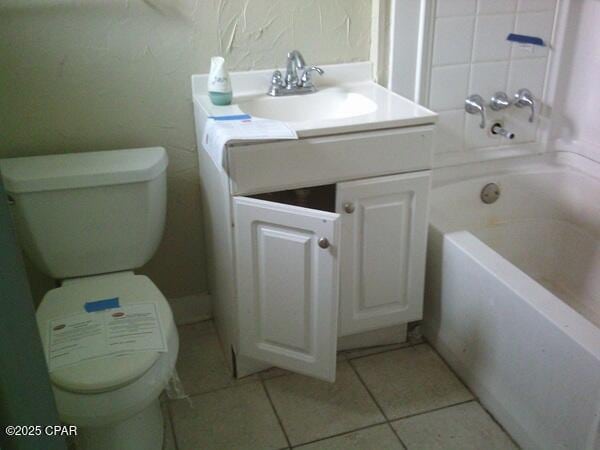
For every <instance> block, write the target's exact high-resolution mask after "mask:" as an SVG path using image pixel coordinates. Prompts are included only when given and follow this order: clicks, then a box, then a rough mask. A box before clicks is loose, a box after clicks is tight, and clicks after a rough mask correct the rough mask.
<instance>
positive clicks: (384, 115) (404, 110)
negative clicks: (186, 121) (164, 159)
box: [192, 62, 437, 138]
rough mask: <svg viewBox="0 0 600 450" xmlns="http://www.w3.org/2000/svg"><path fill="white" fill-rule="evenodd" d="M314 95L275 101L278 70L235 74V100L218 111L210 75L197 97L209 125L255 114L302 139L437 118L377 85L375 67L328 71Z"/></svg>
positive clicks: (199, 82)
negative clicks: (272, 89)
mask: <svg viewBox="0 0 600 450" xmlns="http://www.w3.org/2000/svg"><path fill="white" fill-rule="evenodd" d="M322 68H323V69H324V71H325V74H324V75H323V76H322V77H315V79H314V83H315V86H316V87H317V88H318V91H317V92H315V93H312V94H305V95H292V96H282V97H270V96H268V95H267V94H266V91H267V88H268V87H269V83H270V81H271V76H272V74H273V69H271V70H259V71H249V72H232V73H231V74H230V77H231V83H232V87H233V93H234V99H233V103H232V104H231V105H229V106H215V105H213V104H212V103H211V102H210V100H209V99H208V95H207V78H208V75H194V76H192V92H193V98H194V102H195V104H196V106H197V107H198V108H196V110H197V112H199V113H200V117H199V118H197V119H200V122H201V123H198V124H197V125H199V126H200V128H201V129H203V128H204V127H203V125H204V123H203V122H205V121H206V119H207V118H208V117H209V116H222V115H235V114H245V113H246V114H250V115H252V116H255V117H264V118H271V119H277V120H281V121H284V122H286V123H287V124H288V125H289V126H290V127H292V128H293V129H294V130H295V131H296V132H297V134H298V137H300V138H307V137H316V136H326V135H335V134H342V133H354V132H360V131H371V130H383V129H390V128H402V127H409V126H420V125H432V124H434V123H435V122H436V121H437V114H436V113H434V112H433V111H430V110H429V109H427V108H425V107H423V106H421V105H419V104H417V103H415V102H413V101H411V100H408V99H406V98H404V97H402V96H400V95H398V94H396V93H394V92H392V91H390V90H389V89H386V88H384V87H382V86H380V85H379V84H377V83H375V82H374V81H373V80H372V64H371V63H369V62H363V63H350V64H336V65H330V66H322Z"/></svg>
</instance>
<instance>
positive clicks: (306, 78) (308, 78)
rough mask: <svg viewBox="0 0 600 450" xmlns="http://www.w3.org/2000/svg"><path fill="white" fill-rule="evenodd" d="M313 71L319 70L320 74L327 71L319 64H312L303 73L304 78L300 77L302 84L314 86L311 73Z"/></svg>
mask: <svg viewBox="0 0 600 450" xmlns="http://www.w3.org/2000/svg"><path fill="white" fill-rule="evenodd" d="M312 72H317V73H318V74H319V75H323V74H324V73H325V71H324V70H323V69H321V68H320V67H317V66H310V67H308V68H307V69H305V70H304V73H303V74H302V78H300V81H301V82H302V86H304V87H305V88H310V87H313V82H312V77H311V75H310V74H311V73H312Z"/></svg>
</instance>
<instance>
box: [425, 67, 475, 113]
mask: <svg viewBox="0 0 600 450" xmlns="http://www.w3.org/2000/svg"><path fill="white" fill-rule="evenodd" d="M469 67H470V66H469V65H468V64H463V65H460V66H442V67H434V68H433V69H432V71H431V88H430V91H429V99H430V100H429V107H430V108H432V109H433V110H434V111H444V110H449V109H460V108H462V107H463V106H464V103H465V98H466V97H467V85H468V83H469Z"/></svg>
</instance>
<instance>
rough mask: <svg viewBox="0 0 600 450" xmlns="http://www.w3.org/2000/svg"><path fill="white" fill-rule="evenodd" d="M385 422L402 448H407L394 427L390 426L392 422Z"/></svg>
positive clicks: (405, 449) (406, 449)
mask: <svg viewBox="0 0 600 450" xmlns="http://www.w3.org/2000/svg"><path fill="white" fill-rule="evenodd" d="M387 424H388V427H390V430H392V433H394V436H396V438H397V439H398V440H399V441H400V445H402V447H403V448H404V450H408V447H407V446H406V444H405V443H404V441H403V440H402V438H401V437H400V435H399V434H398V432H397V431H396V429H395V428H394V427H393V426H392V422H388V423H387Z"/></svg>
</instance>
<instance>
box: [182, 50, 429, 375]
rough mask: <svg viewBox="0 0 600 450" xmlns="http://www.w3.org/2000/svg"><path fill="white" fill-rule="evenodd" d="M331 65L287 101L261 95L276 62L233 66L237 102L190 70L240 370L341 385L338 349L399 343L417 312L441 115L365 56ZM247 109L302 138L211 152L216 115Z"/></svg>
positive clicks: (217, 305) (210, 224) (218, 317)
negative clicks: (212, 91) (388, 83)
mask: <svg viewBox="0 0 600 450" xmlns="http://www.w3.org/2000/svg"><path fill="white" fill-rule="evenodd" d="M323 68H324V70H325V74H326V75H325V76H324V77H319V79H318V80H316V85H317V92H315V93H312V94H310V95H306V96H294V95H291V96H285V97H268V96H266V95H265V91H266V89H267V87H268V86H269V84H270V82H271V79H272V75H273V70H264V71H251V72H237V73H236V72H233V73H231V74H230V77H231V82H232V84H233V86H234V91H235V93H236V96H235V98H234V104H232V105H229V106H215V105H212V104H211V102H210V100H209V99H208V96H207V75H205V74H204V75H194V76H193V77H192V91H193V98H194V102H193V104H194V116H195V124H196V140H197V143H198V157H199V169H200V182H201V193H202V203H203V210H204V217H203V219H204V220H203V224H204V234H205V237H206V251H207V254H208V261H207V263H208V264H207V266H208V267H207V269H208V281H209V293H210V296H211V306H212V310H213V317H214V322H215V325H216V328H217V331H218V333H219V337H220V340H221V344H222V346H223V349H224V351H225V353H226V356H227V360H228V362H229V363H230V367H231V369H232V371H233V372H234V374H235V376H237V377H243V376H246V375H249V374H252V373H255V372H258V371H261V370H264V369H267V368H269V367H272V366H277V367H281V368H283V369H288V370H290V371H293V372H298V373H302V374H306V375H309V376H314V377H318V378H321V379H325V380H328V381H333V380H334V379H335V370H336V351H337V350H338V349H348V348H358V347H365V346H372V345H381V344H390V343H395V342H403V341H404V340H405V339H406V329H407V325H406V324H407V323H408V322H411V321H415V320H419V319H421V310H422V302H423V281H424V271H425V242H426V234H427V223H426V222H427V199H428V194H429V182H430V170H431V167H432V159H433V154H432V140H433V132H434V125H435V122H436V114H435V113H433V112H432V111H429V110H428V109H426V108H424V107H422V106H420V105H418V104H416V103H414V102H412V101H410V100H408V99H406V98H404V97H401V96H399V95H397V94H395V93H393V92H391V91H389V90H387V89H385V88H384V87H382V86H380V85H378V84H377V83H375V82H374V81H373V79H372V74H373V66H372V64H371V63H369V62H363V63H352V64H340V65H331V66H324V67H323ZM236 100H237V103H236ZM253 102H254V103H253ZM248 105H255V106H256V105H263V106H264V108H263V109H262V110H261V111H262V112H263V113H265V114H269V117H271V118H273V119H275V120H286V121H287V120H291V119H290V117H291V116H290V115H289V114H288V113H293V114H292V116H293V117H294V118H295V120H296V121H292V122H288V125H290V126H292V127H293V128H294V130H295V131H296V133H297V135H298V137H299V139H297V140H280V141H268V142H260V141H248V140H246V141H243V142H239V141H238V142H236V141H233V142H229V143H228V144H227V145H226V146H225V147H224V148H217V149H214V148H211V149H210V153H209V151H208V150H206V149H205V148H204V145H208V144H207V142H208V141H207V140H206V139H205V138H206V136H205V131H206V126H207V124H209V123H214V122H209V121H211V120H212V119H211V117H216V116H227V115H234V116H235V115H238V114H240V113H244V112H248V111H246V110H245V109H244V108H249V107H250V106H248ZM266 105H271V106H270V107H267V106H266ZM250 110H252V108H251V107H250ZM254 111H255V114H257V113H256V110H254ZM315 112H318V113H319V114H315ZM250 113H251V111H250ZM283 113H285V114H283ZM282 114H283V115H282ZM209 130H210V129H209ZM210 155H212V157H211V156H210Z"/></svg>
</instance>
